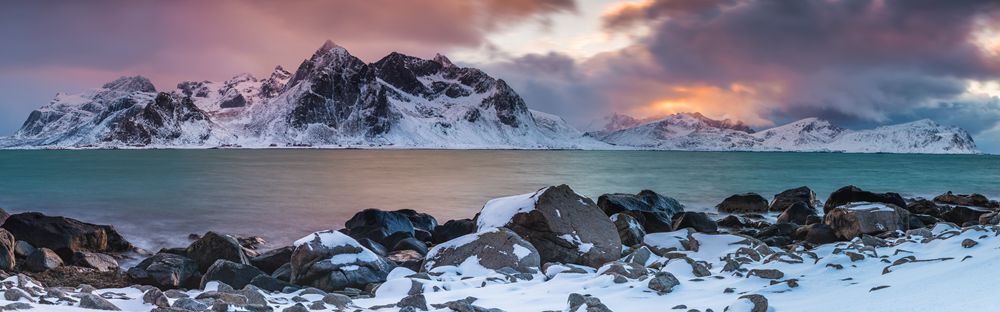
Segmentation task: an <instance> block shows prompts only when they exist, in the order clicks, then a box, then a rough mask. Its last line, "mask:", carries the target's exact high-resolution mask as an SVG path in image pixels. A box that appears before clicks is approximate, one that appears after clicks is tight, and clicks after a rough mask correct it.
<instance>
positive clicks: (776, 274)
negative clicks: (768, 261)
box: [747, 269, 785, 279]
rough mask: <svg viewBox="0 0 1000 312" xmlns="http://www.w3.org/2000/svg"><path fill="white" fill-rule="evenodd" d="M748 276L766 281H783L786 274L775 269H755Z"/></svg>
mask: <svg viewBox="0 0 1000 312" xmlns="http://www.w3.org/2000/svg"><path fill="white" fill-rule="evenodd" d="M747 276H756V277H760V278H766V279H781V278H783V277H785V273H782V272H781V271H778V270H775V269H753V270H750V272H748V273H747Z"/></svg>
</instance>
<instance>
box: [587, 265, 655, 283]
mask: <svg viewBox="0 0 1000 312" xmlns="http://www.w3.org/2000/svg"><path fill="white" fill-rule="evenodd" d="M597 271H598V272H600V274H602V275H615V276H623V277H626V278H630V279H637V278H640V277H642V276H645V275H646V274H648V273H649V272H647V271H646V267H645V266H643V265H641V264H638V263H632V262H621V261H614V262H608V263H605V264H604V265H602V266H601V267H600V268H599V269H598V270H597Z"/></svg>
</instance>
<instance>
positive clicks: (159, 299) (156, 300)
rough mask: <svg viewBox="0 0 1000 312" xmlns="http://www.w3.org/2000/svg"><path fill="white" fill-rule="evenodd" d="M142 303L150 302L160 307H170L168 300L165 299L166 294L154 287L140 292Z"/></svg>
mask: <svg viewBox="0 0 1000 312" xmlns="http://www.w3.org/2000/svg"><path fill="white" fill-rule="evenodd" d="M142 303H146V304H152V305H155V306H157V307H161V308H166V307H170V301H169V300H168V299H167V296H166V295H164V294H163V292H162V291H160V290H159V289H157V288H155V287H153V288H151V289H150V290H147V291H146V292H145V293H143V294H142Z"/></svg>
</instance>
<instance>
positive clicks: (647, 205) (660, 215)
mask: <svg viewBox="0 0 1000 312" xmlns="http://www.w3.org/2000/svg"><path fill="white" fill-rule="evenodd" d="M597 206H598V207H601V210H603V211H604V213H605V214H606V215H608V216H611V215H614V214H616V213H625V214H628V215H630V216H632V217H633V218H635V219H636V220H637V221H638V222H639V224H641V225H642V227H643V229H645V230H647V231H649V232H651V233H653V232H670V231H673V230H674V229H673V218H674V214H677V213H679V212H681V211H684V205H681V203H680V202H678V201H677V200H676V199H673V198H670V197H666V196H663V195H660V194H657V193H656V192H653V191H650V190H642V191H640V192H639V193H638V194H635V195H632V194H621V193H615V194H604V195H601V197H598V198H597Z"/></svg>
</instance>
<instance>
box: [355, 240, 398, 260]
mask: <svg viewBox="0 0 1000 312" xmlns="http://www.w3.org/2000/svg"><path fill="white" fill-rule="evenodd" d="M356 240H357V241H358V243H359V244H361V246H365V248H368V250H371V251H372V252H374V253H375V254H376V255H379V256H383V257H385V256H387V255H389V250H388V249H386V248H385V246H382V244H380V243H379V242H376V241H374V240H372V239H370V238H356ZM390 247H391V246H390Z"/></svg>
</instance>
